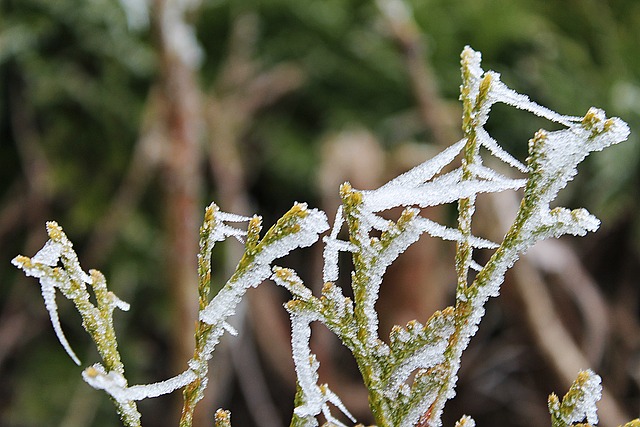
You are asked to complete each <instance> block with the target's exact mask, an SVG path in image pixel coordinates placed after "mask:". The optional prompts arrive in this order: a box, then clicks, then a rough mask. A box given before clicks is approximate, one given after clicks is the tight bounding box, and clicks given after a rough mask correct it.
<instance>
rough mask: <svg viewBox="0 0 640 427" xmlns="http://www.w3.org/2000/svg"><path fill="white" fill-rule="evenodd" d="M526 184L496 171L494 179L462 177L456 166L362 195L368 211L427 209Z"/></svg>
mask: <svg viewBox="0 0 640 427" xmlns="http://www.w3.org/2000/svg"><path fill="white" fill-rule="evenodd" d="M485 175H487V176H489V175H488V174H485ZM524 184H525V181H524V180H520V179H509V178H506V177H502V176H501V175H500V174H498V173H497V172H496V173H495V175H494V176H493V178H492V179H472V180H462V173H461V170H460V169H457V170H455V171H453V172H450V173H448V174H445V175H442V176H440V177H438V178H436V179H434V180H433V181H430V182H427V183H420V184H417V185H416V186H413V187H409V186H407V187H403V188H400V187H386V186H384V187H381V188H379V189H377V190H371V191H363V192H362V194H363V197H364V206H365V208H366V209H367V210H370V211H371V212H381V211H384V210H388V209H391V208H394V207H397V206H419V207H422V208H426V207H430V206H436V205H441V204H447V203H452V202H455V201H457V200H459V199H463V198H468V197H472V196H474V195H476V194H478V193H493V192H499V191H504V190H517V189H519V188H521V187H522V186H523V185H524Z"/></svg>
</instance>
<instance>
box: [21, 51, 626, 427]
mask: <svg viewBox="0 0 640 427" xmlns="http://www.w3.org/2000/svg"><path fill="white" fill-rule="evenodd" d="M480 60H481V58H480V54H479V53H478V52H475V51H473V50H472V49H471V48H469V47H467V48H465V50H464V51H463V53H462V86H461V96H460V99H461V101H462V105H463V109H462V110H463V114H462V129H463V134H464V137H463V139H462V140H461V141H459V142H457V143H455V144H453V145H452V146H450V147H449V148H446V149H445V150H444V151H442V152H441V153H440V154H438V155H436V156H435V157H434V158H432V159H430V160H427V161H426V162H425V163H423V164H421V165H419V166H417V167H415V168H414V169H412V170H410V171H408V172H406V173H404V174H402V175H400V176H399V177H397V178H395V179H393V180H391V181H389V182H388V183H387V184H385V185H383V186H382V187H380V188H378V189H376V190H366V191H360V190H356V189H354V188H353V187H352V186H351V185H350V184H349V183H345V184H343V185H342V187H341V188H340V196H341V200H342V204H341V206H340V207H339V208H338V211H337V214H336V217H335V220H334V224H333V226H332V227H331V231H330V234H329V235H327V236H325V237H324V239H323V240H324V243H325V249H324V270H323V275H324V280H323V281H324V282H325V285H324V287H323V289H322V294H321V295H320V296H314V295H313V292H312V290H311V289H310V288H309V287H307V286H306V285H305V284H304V283H303V282H302V280H301V279H300V277H298V275H297V274H296V272H295V271H293V270H291V269H288V268H283V267H280V266H277V265H275V264H274V262H275V261H276V260H277V259H279V258H282V257H283V256H285V255H287V254H289V253H290V252H292V251H295V250H296V249H298V248H303V247H307V246H310V245H312V244H314V243H315V242H316V241H317V240H318V239H319V237H320V235H322V234H323V233H324V232H325V231H327V230H328V229H329V224H328V222H327V217H326V215H325V213H324V212H322V211H320V210H317V209H310V208H308V207H307V205H306V204H303V203H296V204H294V206H293V207H292V208H291V209H290V210H289V211H288V212H287V213H286V214H285V215H283V216H282V217H281V218H280V219H279V220H278V221H277V222H276V224H275V225H274V226H273V227H271V228H270V229H269V230H268V231H267V232H266V233H265V234H264V235H263V236H262V237H261V228H262V225H261V224H262V220H261V218H260V217H257V216H254V217H252V218H247V217H242V216H239V215H234V214H227V213H223V212H220V211H219V209H218V208H217V206H216V205H214V204H212V205H210V206H209V208H207V210H206V211H205V220H204V224H203V226H202V228H201V230H200V239H201V240H200V254H199V257H198V275H199V284H198V291H199V322H198V325H197V328H196V333H195V338H196V350H195V353H194V356H193V358H192V359H191V360H190V361H189V363H188V368H187V370H186V371H184V372H183V373H181V374H179V375H177V376H175V377H172V378H170V379H168V380H165V381H161V382H158V383H153V384H148V385H134V386H129V385H128V381H127V379H126V377H125V375H124V367H123V365H122V362H121V360H120V356H119V353H118V350H117V340H116V338H115V332H114V330H113V312H114V308H116V307H118V308H121V309H125V310H126V309H128V305H127V304H126V303H124V302H122V301H121V300H120V299H118V298H117V297H116V296H115V295H114V294H113V293H111V292H109V291H107V288H106V284H105V281H104V277H103V276H102V275H101V274H100V273H98V272H96V271H91V272H90V273H89V274H87V273H85V272H84V271H83V270H82V269H81V268H80V266H79V263H78V258H77V255H76V254H75V252H74V251H73V249H72V246H71V243H70V242H69V240H68V239H67V238H66V236H65V235H64V233H63V232H62V229H61V228H60V227H59V226H57V224H55V223H49V224H48V232H49V239H50V240H49V241H48V242H47V243H46V244H45V246H44V247H43V249H41V250H40V251H39V252H38V253H37V254H36V255H35V256H34V257H32V258H28V257H24V256H19V257H16V258H15V259H14V261H13V263H14V264H15V265H16V266H17V267H19V268H21V269H22V270H23V271H24V272H25V274H27V275H29V276H34V277H37V278H38V279H39V280H40V284H41V289H42V295H43V297H44V300H45V306H46V308H47V310H48V311H49V314H50V318H51V321H52V324H53V326H54V330H55V332H56V334H57V336H58V339H59V341H60V342H61V344H62V345H63V347H64V348H65V350H66V351H67V353H68V354H69V355H70V356H71V358H72V359H73V360H74V361H75V362H76V363H79V360H78V358H77V356H76V355H75V353H74V352H73V350H72V349H71V347H70V345H69V343H68V342H67V340H66V338H65V336H64V334H63V332H62V328H61V326H60V321H59V318H58V310H57V304H56V301H55V292H56V290H59V291H60V292H61V293H62V294H63V296H65V297H66V298H67V299H70V300H72V301H73V303H74V304H75V306H76V308H77V310H78V311H79V312H80V314H81V316H82V318H83V326H84V328H85V329H86V330H87V332H88V333H89V334H90V335H91V337H92V339H93V340H94V341H95V342H96V345H97V347H98V351H99V354H100V356H101V358H102V363H98V364H94V365H93V366H91V367H89V368H86V369H85V370H84V372H83V378H84V380H85V381H86V382H87V383H89V384H90V385H91V386H92V387H94V388H97V389H101V390H104V391H105V392H107V393H108V394H109V395H110V396H111V398H112V399H113V401H114V402H115V404H116V407H117V409H118V412H119V414H120V416H121V418H122V421H123V423H124V424H125V425H127V426H139V425H140V413H139V412H138V410H137V408H136V403H135V402H136V401H139V400H142V399H146V398H151V397H157V396H159V395H163V394H167V393H170V392H172V391H174V390H176V389H178V388H184V407H183V411H182V419H181V422H180V426H181V427H189V426H191V425H192V416H193V411H194V408H195V405H196V404H197V403H198V402H199V401H200V400H201V399H202V397H203V391H204V388H205V387H206V385H207V380H208V365H207V362H208V360H209V359H210V358H211V356H212V353H213V351H214V349H215V348H216V345H217V344H218V342H219V340H220V337H221V336H222V335H223V334H224V333H225V332H229V333H231V334H235V330H234V328H233V327H232V326H231V325H230V324H229V323H228V322H227V320H228V318H229V317H230V316H232V315H233V314H235V311H236V307H237V306H238V304H239V303H240V301H241V300H242V298H243V296H244V294H245V292H246V291H247V290H248V289H250V288H253V287H256V286H258V285H260V284H261V283H262V282H264V281H265V280H266V279H271V280H273V281H274V282H275V283H276V284H277V285H280V286H282V287H284V288H286V289H287V290H288V291H289V292H290V293H291V294H292V296H293V299H292V301H290V302H289V303H288V304H287V305H286V309H287V311H288V312H289V314H290V317H291V330H292V334H291V339H292V355H293V361H294V363H295V368H296V373H297V385H298V390H297V393H296V398H295V409H294V411H293V416H292V420H291V426H293V427H302V426H305V427H307V426H317V425H319V424H320V421H319V418H318V417H319V416H320V415H322V416H323V418H324V420H325V424H324V425H328V426H330V425H336V426H342V425H344V422H345V421H344V419H343V417H342V416H339V415H334V414H333V412H332V407H335V408H337V409H339V410H340V411H341V412H342V413H343V414H344V416H346V418H348V419H350V420H351V421H352V422H355V421H356V420H355V418H354V417H353V416H352V415H351V414H350V412H349V410H348V408H346V407H345V405H344V404H343V403H342V402H341V400H340V398H339V397H338V396H337V395H336V394H335V393H334V392H333V391H332V390H331V389H330V388H329V385H327V384H318V381H319V379H318V373H317V370H318V367H319V361H318V360H317V358H316V356H315V355H314V354H313V353H312V351H311V349H310V346H309V339H310V336H311V327H310V325H311V323H312V322H322V323H324V324H325V325H326V326H327V327H328V328H329V330H331V331H332V332H333V333H334V334H336V335H337V336H338V337H339V338H340V340H341V341H342V343H343V344H344V345H345V346H346V347H347V348H348V349H349V350H350V351H351V352H352V353H353V355H354V357H355V360H356V362H357V364H358V368H359V370H360V374H361V375H362V380H363V382H364V385H365V386H366V389H367V392H368V395H369V404H370V408H371V412H372V414H373V416H374V418H375V422H376V424H377V425H378V426H380V427H412V426H432V427H437V426H440V425H441V424H442V420H441V418H442V413H443V409H444V406H445V403H446V402H447V401H448V400H449V399H451V398H452V397H453V396H454V395H455V386H456V383H457V379H458V371H459V368H460V362H461V359H462V357H463V352H464V350H465V349H466V348H467V346H468V344H469V341H470V340H471V337H472V336H473V335H474V334H475V333H476V331H477V329H478V325H479V323H480V321H481V319H482V317H483V316H484V314H485V306H486V303H487V301H488V300H489V298H490V297H495V296H498V294H499V291H500V286H501V284H502V283H503V281H504V277H505V274H506V272H507V270H508V269H509V268H511V267H512V266H513V264H514V263H515V262H516V260H517V259H518V257H519V256H520V255H521V254H522V253H524V252H526V251H527V250H528V249H529V248H531V247H532V246H533V245H534V244H535V243H537V242H539V241H541V240H544V239H549V238H558V237H560V236H562V235H565V234H571V235H576V236H582V235H584V234H586V232H588V231H595V230H596V229H597V228H598V227H599V224H600V222H599V220H598V219H597V218H595V217H594V216H593V215H591V214H590V213H589V212H587V210H586V209H574V210H569V209H567V208H563V207H554V208H552V207H551V206H550V205H551V204H553V203H554V202H555V200H556V198H557V195H558V192H559V191H560V190H562V189H563V188H564V187H565V186H566V185H567V183H568V182H569V181H571V180H572V179H573V178H574V177H575V175H576V174H577V166H578V165H579V164H580V163H581V162H582V161H583V160H584V159H585V158H586V157H587V156H588V155H589V154H590V153H591V152H595V151H601V150H604V149H605V148H608V147H609V146H612V145H614V144H618V143H620V142H622V141H624V140H626V139H627V137H628V136H629V128H628V126H627V124H626V123H624V122H623V121H622V120H620V119H618V118H606V117H605V114H604V112H603V111H602V110H599V109H596V108H591V109H589V111H588V112H587V113H586V114H585V116H584V117H572V116H564V115H560V114H558V113H555V112H553V111H551V110H549V109H547V108H545V107H542V106H540V105H538V104H536V103H534V102H532V101H531V100H530V99H529V98H528V97H526V96H524V95H521V94H518V93H516V92H515V91H513V90H511V89H509V88H508V87H507V86H506V85H505V84H504V83H503V82H502V81H501V77H500V75H499V74H498V73H495V72H492V71H488V72H485V71H484V70H483V69H482V68H481V63H480ZM496 103H504V104H507V105H509V106H512V107H515V108H517V109H520V110H524V111H528V112H531V113H533V114H535V115H537V116H540V117H543V118H545V119H547V120H550V121H552V122H556V123H558V124H560V125H562V126H564V128H563V129H561V130H554V131H545V130H540V131H538V132H537V133H536V134H535V136H534V137H533V138H532V139H531V140H530V141H529V145H528V157H527V160H526V163H521V162H520V161H518V160H517V159H516V158H515V157H514V156H512V155H511V154H509V153H508V152H507V151H505V150H504V149H503V148H501V147H500V145H499V144H498V143H497V142H496V140H495V139H493V138H492V137H491V136H490V135H489V133H488V132H487V130H486V129H485V125H486V124H487V121H488V120H489V113H490V110H491V108H492V106H493V105H494V104H496ZM481 149H483V150H484V149H486V150H487V151H488V153H489V154H490V155H491V156H494V157H496V158H497V159H499V160H501V161H502V162H503V163H506V164H507V165H508V166H509V167H511V168H512V169H513V170H514V171H515V173H520V174H524V176H525V178H519V179H514V178H511V177H509V176H506V175H505V174H503V173H501V172H498V171H496V170H494V169H492V168H490V167H489V166H486V165H485V164H487V163H488V162H487V160H486V159H485V157H488V156H485V154H484V152H483V151H481ZM455 159H459V161H460V165H459V166H458V167H456V168H453V169H451V170H449V169H447V168H448V167H449V165H450V164H451V163H452V162H453V161H454V160H455ZM519 189H523V196H522V200H521V203H520V207H519V210H518V212H517V215H516V217H515V219H514V221H513V224H512V225H511V227H510V229H509V230H508V232H507V233H506V235H505V236H504V238H503V240H502V241H501V242H498V243H494V242H491V241H489V240H488V239H485V238H482V237H476V236H474V235H473V234H472V220H473V217H474V214H475V209H476V206H475V205H476V198H477V196H478V195H479V194H485V193H486V194H492V193H498V192H503V191H507V190H519ZM451 203H457V210H458V221H457V227H455V228H452V227H447V226H445V225H442V224H439V223H437V222H434V221H432V220H430V219H427V218H424V217H423V216H421V215H420V208H427V207H431V206H437V205H444V204H451ZM394 208H401V209H402V213H401V214H400V216H399V217H398V219H397V220H388V219H385V218H384V217H382V216H381V214H382V213H383V212H387V211H389V210H392V209H394ZM243 222H248V226H247V229H246V231H244V230H243V229H238V228H236V227H232V226H231V225H229V223H243ZM344 228H346V230H347V232H348V236H349V238H348V240H342V239H341V238H340V235H341V232H342V231H343V229H344ZM425 233H426V234H429V235H431V236H432V237H437V238H441V239H444V240H450V241H455V242H456V255H455V260H454V261H455V270H456V275H457V286H456V301H455V305H454V306H452V307H448V308H445V309H443V310H441V311H438V312H436V313H434V314H433V315H432V316H431V318H430V319H429V320H428V321H427V322H426V323H425V324H424V325H422V324H420V323H419V322H417V321H412V322H409V323H408V324H407V325H406V326H405V327H401V326H396V327H394V328H393V330H392V331H391V335H390V337H389V341H388V342H389V344H387V343H386V342H385V341H383V340H382V339H381V338H380V336H379V330H378V329H379V328H378V324H379V319H378V314H377V312H376V307H375V306H376V302H377V300H378V297H379V292H380V287H381V284H382V282H383V275H384V274H385V271H386V270H387V268H388V267H389V266H390V265H391V264H392V263H393V262H394V261H395V260H396V258H398V256H399V255H400V254H402V253H403V252H404V251H405V250H406V249H407V248H408V247H409V246H410V245H412V244H413V243H415V242H416V241H417V240H418V238H419V237H420V235H422V234H425ZM228 237H234V238H237V239H240V240H243V241H244V245H245V249H244V254H243V255H242V257H241V258H240V260H239V261H238V264H237V267H236V269H235V272H234V273H233V274H232V275H231V277H230V278H229V279H228V281H227V282H226V284H225V285H224V286H223V287H222V288H221V289H220V290H219V291H218V292H217V294H216V295H215V296H213V297H212V298H210V297H209V294H210V288H211V281H212V271H211V256H212V249H213V247H214V244H215V243H216V242H219V241H223V240H225V239H227V238H228ZM478 248H481V249H490V250H492V251H493V252H492V255H491V257H490V258H489V260H488V261H487V262H486V263H485V264H484V265H481V264H480V263H479V262H478V261H477V260H476V258H475V257H474V250H475V249H478ZM340 252H346V253H348V254H350V256H351V259H352V265H353V268H352V270H350V271H347V272H346V276H348V277H349V280H350V283H351V288H352V292H353V298H348V297H346V296H345V295H344V294H343V290H341V289H340V288H339V287H338V286H336V285H335V282H336V281H337V280H338V279H339V276H340V275H341V271H340V269H339V265H338V259H339V254H340ZM59 263H61V266H59V265H58V264H59ZM342 274H345V272H342ZM87 285H89V286H90V287H91V289H92V290H93V292H92V294H93V297H94V298H95V300H96V304H95V305H94V304H93V303H92V302H91V301H90V300H91V293H90V292H89V286H87ZM600 395H601V385H600V377H598V376H597V375H596V374H594V373H593V372H591V371H583V372H581V373H580V374H579V375H578V378H577V380H576V381H575V383H574V385H573V386H572V387H571V389H570V390H569V392H568V393H567V395H566V396H565V397H564V398H563V399H562V401H560V400H559V399H558V397H557V396H555V395H551V396H550V398H549V410H550V413H551V421H552V425H553V427H556V426H570V425H585V424H577V423H583V422H587V423H589V424H588V425H595V424H597V422H598V417H597V414H596V406H595V405H596V402H597V401H598V400H599V399H600ZM637 422H638V421H632V422H631V423H629V424H628V425H634V423H637ZM215 424H216V425H218V426H230V425H231V421H230V414H229V412H226V411H222V410H219V411H218V412H217V413H216V417H215ZM456 425H457V426H473V425H475V423H474V421H473V420H472V419H471V418H470V417H468V416H465V417H463V418H462V419H461V420H460V421H459V422H458V423H457V424H456Z"/></svg>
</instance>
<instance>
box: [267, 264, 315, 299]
mask: <svg viewBox="0 0 640 427" xmlns="http://www.w3.org/2000/svg"><path fill="white" fill-rule="evenodd" d="M283 273H284V274H283ZM271 280H273V281H274V282H275V283H276V284H277V285H278V286H282V287H283V288H285V289H286V290H288V291H289V292H291V295H293V296H295V297H296V298H298V299H300V300H302V301H307V300H309V299H311V297H312V296H313V294H312V292H311V289H309V288H307V287H306V286H304V284H303V283H302V280H301V279H300V277H298V275H297V274H296V272H295V271H293V270H290V269H288V268H282V267H278V266H274V267H273V274H272V275H271Z"/></svg>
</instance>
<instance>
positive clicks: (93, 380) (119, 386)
mask: <svg viewBox="0 0 640 427" xmlns="http://www.w3.org/2000/svg"><path fill="white" fill-rule="evenodd" d="M82 378H83V379H84V380H85V382H87V384H89V385H90V386H91V387H93V388H95V389H97V390H104V391H105V392H107V393H108V394H109V395H110V396H111V397H113V398H114V399H115V400H116V401H117V402H120V403H126V402H131V401H138V400H143V399H147V398H152V397H158V396H162V395H165V394H169V393H171V392H173V391H174V390H177V389H179V388H182V387H184V386H186V385H187V384H189V383H191V382H192V381H194V380H195V379H196V378H197V376H196V374H195V373H194V372H193V371H192V370H190V369H188V370H186V371H185V372H183V373H181V374H180V375H176V376H175V377H172V378H169V379H168V380H165V381H160V382H157V383H153V384H145V385H135V386H132V387H127V380H126V379H125V378H124V377H123V376H122V374H120V373H119V372H115V371H110V372H107V371H106V369H105V368H104V366H102V365H101V364H99V363H96V364H94V365H92V366H90V367H88V368H87V369H85V370H84V371H83V372H82Z"/></svg>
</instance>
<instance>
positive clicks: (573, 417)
mask: <svg viewBox="0 0 640 427" xmlns="http://www.w3.org/2000/svg"><path fill="white" fill-rule="evenodd" d="M585 372H586V373H587V374H588V375H589V378H588V379H587V381H586V382H585V384H584V385H583V386H582V387H581V391H582V393H581V394H582V398H581V399H579V400H578V401H577V402H575V406H574V408H573V411H572V412H571V414H569V415H568V416H567V417H566V418H565V419H564V421H565V422H566V423H567V425H572V424H573V423H577V422H582V421H584V420H585V419H586V420H587V422H588V423H589V424H591V425H593V426H594V425H596V424H598V413H597V411H598V408H597V407H596V403H597V402H598V401H599V400H600V398H601V397H602V379H601V378H600V376H599V375H596V374H595V373H594V372H593V371H592V370H590V369H587V370H586V371H585Z"/></svg>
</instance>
